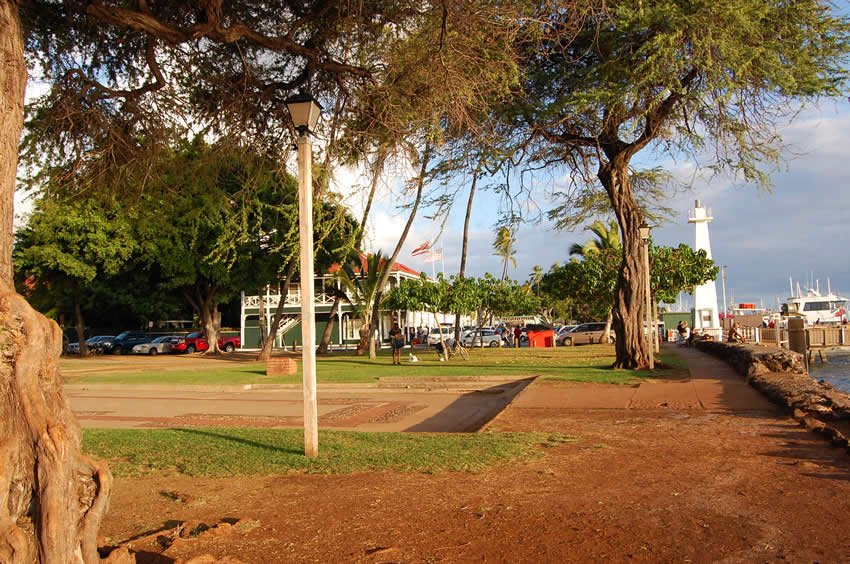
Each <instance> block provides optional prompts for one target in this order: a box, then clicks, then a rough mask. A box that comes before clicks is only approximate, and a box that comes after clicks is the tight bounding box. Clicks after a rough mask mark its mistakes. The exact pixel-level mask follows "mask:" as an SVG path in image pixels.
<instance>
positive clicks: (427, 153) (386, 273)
mask: <svg viewBox="0 0 850 564" xmlns="http://www.w3.org/2000/svg"><path fill="white" fill-rule="evenodd" d="M432 151H433V149H432V147H431V141H430V140H429V141H426V142H425V149H424V150H423V152H422V159H421V162H420V165H419V176H418V177H417V181H416V196H415V197H414V198H413V206H412V207H411V208H410V215H409V216H408V217H407V223H405V224H404V229H403V230H402V232H401V236H400V237H399V238H398V243H396V246H395V249H394V250H393V254H392V256H391V257H390V258H388V259H387V260H386V261H385V264H384V269H383V272H382V274H381V280H380V281H379V282H378V292H381V291H382V290H383V289H384V287H386V285H387V282H388V281H389V279H390V274H391V273H392V269H393V265H394V264H395V261H396V260H397V259H398V255H399V253H401V248H402V247H403V246H404V242H405V241H406V240H407V235H408V233H410V227H411V226H412V225H413V220H414V219H415V218H416V213H417V211H418V210H419V204H420V203H422V189H423V188H424V186H425V177H426V176H427V172H428V163H429V162H430V161H431V153H432Z"/></svg>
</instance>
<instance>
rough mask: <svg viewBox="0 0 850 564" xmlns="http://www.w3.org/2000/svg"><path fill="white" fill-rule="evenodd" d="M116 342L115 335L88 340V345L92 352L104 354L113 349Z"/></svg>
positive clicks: (98, 336)
mask: <svg viewBox="0 0 850 564" xmlns="http://www.w3.org/2000/svg"><path fill="white" fill-rule="evenodd" d="M114 340H115V335H97V336H96V337H89V338H88V339H86V344H87V345H88V346H89V350H91V351H92V352H101V353H102V352H104V350H105V349H107V348H111V347H112V342H113V341H114Z"/></svg>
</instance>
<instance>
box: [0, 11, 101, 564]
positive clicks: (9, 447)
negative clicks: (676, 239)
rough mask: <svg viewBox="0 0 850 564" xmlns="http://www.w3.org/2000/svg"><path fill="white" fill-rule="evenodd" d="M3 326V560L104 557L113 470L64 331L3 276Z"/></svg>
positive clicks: (0, 299)
mask: <svg viewBox="0 0 850 564" xmlns="http://www.w3.org/2000/svg"><path fill="white" fill-rule="evenodd" d="M0 6H2V4H0ZM0 324H2V327H3V331H2V332H0V348H2V350H3V351H5V352H4V359H5V360H4V363H3V364H2V365H0V562H4V563H5V562H11V563H19V562H20V563H24V562H34V561H39V562H55V563H65V562H87V563H90V562H99V561H100V557H99V555H98V553H97V534H98V529H99V528H100V521H101V519H102V518H103V515H104V513H105V511H106V508H107V504H108V501H109V494H110V491H111V488H112V476H111V474H110V473H109V469H108V467H107V466H106V464H105V463H101V462H95V461H93V460H91V459H89V458H87V457H85V456H83V454H82V453H81V450H80V436H81V434H80V427H79V424H78V423H77V420H76V419H75V418H74V415H73V413H72V412H71V408H70V405H69V404H68V401H67V400H66V399H65V396H64V394H63V391H62V380H61V376H60V375H59V370H58V368H57V361H58V358H59V353H60V352H61V348H62V333H61V331H60V329H59V326H58V325H56V323H54V322H52V321H50V320H48V319H47V318H45V317H44V316H42V315H41V314H39V313H38V312H36V311H35V310H33V309H32V308H31V307H30V306H29V304H27V302H26V300H24V299H23V298H22V297H21V296H19V295H17V294H16V293H15V291H14V289H13V288H12V287H10V286H9V285H7V284H5V283H3V282H0Z"/></svg>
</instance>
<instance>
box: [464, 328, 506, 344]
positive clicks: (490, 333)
mask: <svg viewBox="0 0 850 564" xmlns="http://www.w3.org/2000/svg"><path fill="white" fill-rule="evenodd" d="M463 346H465V347H484V346H487V347H493V348H495V347H501V346H502V336H501V335H499V334H498V333H496V331H495V330H493V329H481V330H480V331H478V332H477V333H476V332H475V331H470V332H469V333H468V334H467V335H466V336H465V337H464V338H463Z"/></svg>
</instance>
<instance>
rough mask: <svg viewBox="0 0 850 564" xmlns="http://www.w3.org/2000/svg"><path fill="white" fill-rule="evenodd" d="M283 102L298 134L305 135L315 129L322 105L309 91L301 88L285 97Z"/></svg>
mask: <svg viewBox="0 0 850 564" xmlns="http://www.w3.org/2000/svg"><path fill="white" fill-rule="evenodd" d="M284 103H285V104H286V107H287V109H288V110H289V116H290V117H291V118H292V125H294V126H295V129H296V131H298V134H299V135H306V134H307V133H311V132H313V131H314V130H315V128H316V123H317V122H318V121H319V116H320V115H321V113H322V105H321V104H319V102H317V101H316V99H315V98H313V96H312V95H311V94H310V93H309V92H307V91H305V90H302V91H300V92H299V93H298V94H295V95H293V96H290V97H289V98H287V99H286V101H285V102H284Z"/></svg>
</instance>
